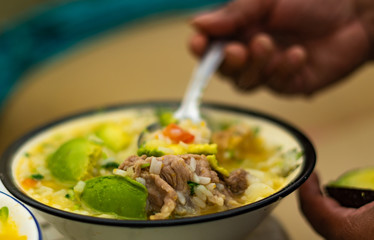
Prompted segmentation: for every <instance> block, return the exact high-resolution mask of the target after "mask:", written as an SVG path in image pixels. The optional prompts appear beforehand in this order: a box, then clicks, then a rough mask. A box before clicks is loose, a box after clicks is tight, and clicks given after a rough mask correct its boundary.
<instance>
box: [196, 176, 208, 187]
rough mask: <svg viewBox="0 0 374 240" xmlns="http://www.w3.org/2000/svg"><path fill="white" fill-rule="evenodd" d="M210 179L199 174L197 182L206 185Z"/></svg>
mask: <svg viewBox="0 0 374 240" xmlns="http://www.w3.org/2000/svg"><path fill="white" fill-rule="evenodd" d="M210 180H211V179H210V177H202V176H199V183H200V184H204V185H206V184H208V183H210Z"/></svg>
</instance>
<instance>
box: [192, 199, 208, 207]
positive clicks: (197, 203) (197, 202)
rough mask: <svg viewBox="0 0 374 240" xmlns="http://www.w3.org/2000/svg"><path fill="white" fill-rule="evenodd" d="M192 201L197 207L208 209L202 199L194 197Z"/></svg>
mask: <svg viewBox="0 0 374 240" xmlns="http://www.w3.org/2000/svg"><path fill="white" fill-rule="evenodd" d="M191 201H192V202H193V203H194V204H195V205H196V206H198V207H199V208H205V207H206V204H205V202H203V201H202V200H201V199H200V198H198V197H193V198H191Z"/></svg>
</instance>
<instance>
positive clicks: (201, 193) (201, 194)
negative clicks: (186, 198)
mask: <svg viewBox="0 0 374 240" xmlns="http://www.w3.org/2000/svg"><path fill="white" fill-rule="evenodd" d="M202 188H204V186H202V185H199V186H196V187H195V194H196V196H197V197H198V198H200V199H201V200H202V201H203V202H205V201H206V195H205V193H204V191H203V190H202Z"/></svg>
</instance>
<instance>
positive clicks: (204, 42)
mask: <svg viewBox="0 0 374 240" xmlns="http://www.w3.org/2000/svg"><path fill="white" fill-rule="evenodd" d="M207 46H208V38H207V37H206V36H205V35H203V34H201V33H197V34H195V35H194V36H192V37H191V39H190V41H189V42H188V47H189V49H190V51H191V52H192V53H193V54H194V55H195V56H196V57H199V58H200V57H201V56H202V55H203V54H204V52H205V49H206V48H207Z"/></svg>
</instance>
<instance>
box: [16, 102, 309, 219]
mask: <svg viewBox="0 0 374 240" xmlns="http://www.w3.org/2000/svg"><path fill="white" fill-rule="evenodd" d="M204 119H205V120H204V121H202V122H199V123H193V122H191V121H189V120H184V121H176V120H175V119H173V117H172V114H171V112H170V111H169V110H165V109H156V110H153V109H141V110H139V109H127V110H121V111H114V112H109V113H105V112H98V113H97V114H94V115H92V116H88V117H87V116H86V117H81V118H78V119H75V120H70V121H68V122H65V123H63V124H60V125H57V126H55V127H53V128H51V129H47V130H45V131H44V132H42V133H40V134H39V135H38V136H36V137H35V138H33V139H32V140H30V141H29V142H27V143H26V144H25V145H24V146H23V147H22V149H21V150H20V152H19V154H18V156H17V157H16V161H15V162H14V164H16V167H15V173H14V174H15V176H16V179H17V182H18V184H19V186H20V187H21V188H22V189H23V191H25V192H26V194H28V195H29V196H31V197H32V198H34V199H36V200H37V201H40V202H42V203H44V204H46V205H49V206H51V207H54V208H57V209H60V210H64V211H69V212H74V213H77V214H84V215H89V216H96V217H105V218H119V219H142V220H144V219H150V220H158V219H170V218H182V217H191V216H197V215H202V214H209V213H214V212H219V211H224V210H227V209H231V208H236V207H240V206H243V205H245V204H250V203H253V202H255V201H258V200H261V199H263V198H265V197H267V196H270V195H271V194H273V193H275V192H277V191H279V190H280V189H281V188H283V187H284V186H285V185H287V184H288V183H289V181H290V180H292V178H293V177H294V175H295V174H297V169H298V167H299V166H300V164H301V161H302V153H301V150H300V149H301V148H300V146H299V145H298V143H297V142H296V141H295V140H294V139H293V138H292V137H291V136H290V135H288V134H287V132H286V131H284V130H282V129H281V128H280V127H277V126H274V124H272V123H270V122H268V121H266V120H262V119H259V118H255V117H250V116H246V115H240V114H232V113H230V114H228V113H225V112H220V111H217V110H206V111H205V112H204ZM154 122H158V123H159V125H160V126H159V127H158V128H155V129H151V130H148V131H144V129H145V128H146V127H147V126H149V125H150V124H151V123H154ZM140 134H142V137H141V138H140V140H139V135H140Z"/></svg>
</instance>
